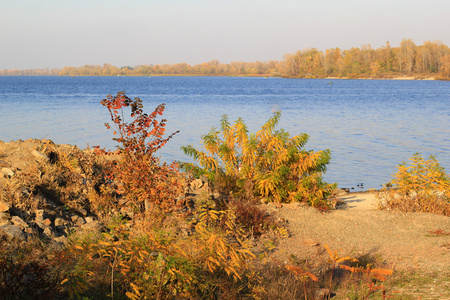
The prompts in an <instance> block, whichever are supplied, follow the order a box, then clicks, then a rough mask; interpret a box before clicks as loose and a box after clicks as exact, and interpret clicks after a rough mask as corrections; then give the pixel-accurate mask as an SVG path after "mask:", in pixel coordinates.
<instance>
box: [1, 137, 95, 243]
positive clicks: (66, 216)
mask: <svg viewBox="0 0 450 300" xmlns="http://www.w3.org/2000/svg"><path fill="white" fill-rule="evenodd" d="M50 145H54V144H53V143H52V142H51V141H48V140H35V139H28V140H26V141H22V140H19V141H12V142H10V143H4V142H2V141H0V234H6V235H8V236H9V237H11V238H16V239H18V240H22V241H25V240H27V239H29V238H32V237H39V238H43V239H46V240H50V241H51V243H52V244H54V245H56V246H63V245H64V244H66V243H67V238H66V237H67V235H68V234H69V233H70V232H72V231H78V230H97V231H98V230H101V229H102V226H101V224H100V222H99V221H98V220H96V219H97V218H96V216H95V215H93V214H90V213H89V212H88V211H86V210H85V209H83V208H78V209H76V210H75V209H74V208H69V207H68V206H67V205H62V203H59V205H58V204H55V203H54V202H52V201H51V200H50V199H47V197H45V196H44V195H42V194H40V193H38V194H33V192H32V191H31V190H30V189H28V188H27V187H21V184H22V183H21V182H20V181H19V183H18V184H17V183H16V186H14V187H13V188H11V187H10V186H12V185H13V182H14V180H16V179H17V178H18V176H19V175H20V174H30V173H33V172H40V169H41V167H43V166H45V165H48V164H51V163H52V162H51V157H49V156H48V155H46V154H44V153H43V152H45V151H43V149H44V150H45V149H46V147H47V148H48V147H50ZM53 147H56V146H53ZM58 147H61V148H67V149H69V148H73V147H72V146H70V145H67V146H66V147H65V145H62V146H61V145H60V146H58ZM16 181H17V180H16ZM14 193H15V194H17V195H14ZM12 199H13V200H14V201H13V200H12ZM20 199H28V201H30V202H32V203H36V204H35V205H34V206H35V209H26V210H25V209H23V208H22V207H21V206H22V205H23V203H21V201H20ZM14 202H15V203H14Z"/></svg>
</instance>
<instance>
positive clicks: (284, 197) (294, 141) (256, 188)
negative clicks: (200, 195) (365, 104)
mask: <svg viewBox="0 0 450 300" xmlns="http://www.w3.org/2000/svg"><path fill="white" fill-rule="evenodd" d="M280 117H281V113H280V112H275V113H274V115H273V116H272V117H271V118H270V119H269V120H268V121H267V122H266V124H264V125H263V126H262V127H261V130H260V131H258V132H257V133H256V134H249V133H248V130H247V126H246V124H245V123H244V121H243V120H242V119H238V120H237V121H236V122H235V123H234V125H231V124H230V123H229V121H228V118H227V116H226V115H224V116H223V117H222V120H221V127H220V130H219V131H218V130H217V129H216V128H214V127H213V128H212V129H211V131H210V132H209V133H208V134H207V135H204V136H202V143H203V145H204V148H205V150H206V152H203V151H200V150H197V149H195V148H194V147H193V146H192V145H190V146H183V147H181V149H182V150H183V151H184V153H185V154H187V155H190V156H191V157H193V158H194V160H196V161H198V163H199V164H200V165H201V166H202V168H203V169H205V170H206V171H207V172H208V173H209V174H211V175H212V176H213V178H214V181H215V182H216V187H217V186H218V187H219V190H221V191H222V192H223V193H225V194H227V193H229V192H234V193H235V194H237V195H246V196H249V197H251V196H261V197H266V198H267V199H269V200H271V201H276V202H295V201H299V202H300V201H303V202H308V203H309V204H310V205H312V206H315V207H326V208H328V207H330V205H329V203H328V201H326V200H325V199H326V197H327V196H328V195H330V193H331V191H332V190H333V189H334V188H335V185H331V184H327V183H325V182H323V181H322V175H323V174H324V173H325V171H326V165H327V164H328V163H329V161H330V151H329V150H324V151H318V152H314V151H307V150H304V146H305V144H306V142H307V141H308V135H307V134H300V135H297V136H294V137H291V136H290V135H289V133H287V132H285V131H284V130H282V129H281V130H275V127H276V125H277V124H278V121H279V119H280Z"/></svg>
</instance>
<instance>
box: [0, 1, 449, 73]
mask: <svg viewBox="0 0 450 300" xmlns="http://www.w3.org/2000/svg"><path fill="white" fill-rule="evenodd" d="M404 38H408V39H412V40H413V41H414V42H415V43H416V44H417V45H421V44H423V42H424V41H434V40H441V41H442V42H443V43H444V44H445V45H447V46H449V47H450V0H376V1H375V0H0V69H33V68H62V67H64V66H75V67H80V66H83V65H103V64H104V63H109V64H112V65H115V66H118V67H122V66H136V65H145V64H165V63H168V64H173V63H183V62H185V63H188V64H191V65H193V64H198V63H202V62H207V61H210V60H213V59H218V60H219V61H220V62H222V63H230V62H232V61H246V62H252V61H268V60H282V59H283V55H284V54H286V53H293V52H295V51H297V50H301V49H305V48H309V47H313V48H317V49H319V50H322V51H324V50H326V49H330V48H336V47H339V48H341V49H350V48H351V47H361V46H362V45H365V44H371V45H372V47H373V48H379V47H381V46H383V45H385V43H386V41H389V42H390V44H391V46H393V47H396V46H399V45H400V42H401V40H402V39H404Z"/></svg>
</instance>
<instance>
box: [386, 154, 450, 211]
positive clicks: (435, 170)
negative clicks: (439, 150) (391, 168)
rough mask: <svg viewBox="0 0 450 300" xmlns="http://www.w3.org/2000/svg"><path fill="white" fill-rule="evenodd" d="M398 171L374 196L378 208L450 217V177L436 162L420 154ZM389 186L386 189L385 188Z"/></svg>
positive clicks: (432, 158) (431, 157)
mask: <svg viewBox="0 0 450 300" xmlns="http://www.w3.org/2000/svg"><path fill="white" fill-rule="evenodd" d="M410 161H411V165H409V166H408V165H407V164H406V163H405V162H403V163H401V164H400V165H399V166H398V168H397V173H396V174H394V175H393V177H394V178H393V179H392V180H391V181H390V182H389V183H388V184H387V185H386V187H385V188H383V189H382V190H381V191H380V192H379V193H378V195H377V197H378V199H379V206H380V208H384V209H398V210H401V211H405V212H414V211H421V212H431V213H437V214H442V215H446V216H450V178H449V176H448V175H447V174H446V173H445V170H444V168H443V167H441V166H440V165H439V162H438V161H437V159H436V158H435V157H433V156H430V157H429V158H428V159H424V158H423V157H422V156H421V155H420V154H419V153H416V154H414V155H413V156H412V157H411V158H410ZM388 187H389V188H388Z"/></svg>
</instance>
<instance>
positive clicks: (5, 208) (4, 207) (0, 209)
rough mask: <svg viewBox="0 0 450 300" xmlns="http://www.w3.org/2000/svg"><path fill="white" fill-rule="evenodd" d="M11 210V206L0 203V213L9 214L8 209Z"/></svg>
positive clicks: (3, 202) (6, 203)
mask: <svg viewBox="0 0 450 300" xmlns="http://www.w3.org/2000/svg"><path fill="white" fill-rule="evenodd" d="M10 208H11V204H9V203H8V202H5V201H0V212H1V213H3V212H4V213H7V212H9V209H10Z"/></svg>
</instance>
